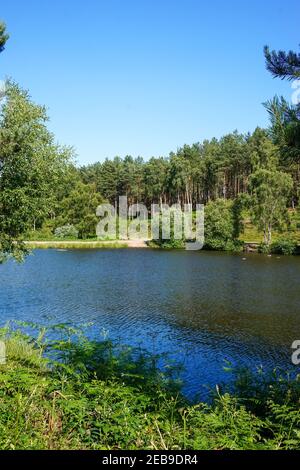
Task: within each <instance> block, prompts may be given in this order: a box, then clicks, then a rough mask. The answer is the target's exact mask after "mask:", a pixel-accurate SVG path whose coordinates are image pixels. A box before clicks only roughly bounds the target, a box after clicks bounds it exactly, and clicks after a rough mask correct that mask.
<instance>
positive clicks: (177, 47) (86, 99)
mask: <svg viewBox="0 0 300 470" xmlns="http://www.w3.org/2000/svg"><path fill="white" fill-rule="evenodd" d="M0 17H1V19H3V20H4V21H5V22H6V23H7V27H8V30H9V32H10V34H11V39H10V40H9V42H8V44H7V47H6V50H5V52H4V53H3V54H1V56H0V78H1V79H3V78H4V77H5V76H11V77H12V78H14V79H15V80H16V81H17V82H19V83H20V85H22V86H23V87H25V88H28V89H29V90H30V92H31V95H32V97H33V99H34V100H35V101H37V102H39V103H41V104H45V105H46V106H47V108H48V112H49V116H50V119H51V123H50V128H51V130H52V131H53V132H54V133H55V135H56V137H57V139H58V140H59V142H61V143H65V144H69V145H74V147H75V148H76V150H77V153H78V162H79V163H82V164H84V163H89V162H94V161H97V160H103V159H104V158H105V157H113V156H115V155H120V156H125V155H126V154H131V155H133V156H137V155H142V156H144V157H145V158H149V157H150V156H152V155H154V156H159V155H168V153H169V152H170V151H171V150H176V148H177V147H179V146H181V145H183V144H184V143H189V144H191V143H193V142H197V141H201V140H203V139H204V138H211V137H213V136H216V137H220V136H222V135H223V134H224V133H227V132H230V131H232V130H234V129H238V130H239V131H241V132H247V131H252V130H254V128H255V127H256V126H257V125H260V126H266V125H267V114H266V111H265V110H264V108H263V107H262V105H261V103H262V102H263V101H265V100H266V99H268V98H271V97H272V96H273V95H274V94H276V93H277V94H283V95H284V96H285V97H287V98H288V99H290V97H291V87H290V84H289V83H288V82H281V81H280V80H278V79H277V80H274V79H272V78H271V76H270V75H269V73H268V72H267V71H266V70H265V67H264V58H263V53H262V48H263V46H264V45H265V44H269V45H270V46H271V47H272V48H275V49H278V48H282V49H296V50H297V48H298V44H299V43H300V33H299V17H300V3H299V1H298V0H286V1H285V2H283V1H282V0H267V1H263V0H260V1H259V0H253V1H242V0H239V1H237V0H236V1H234V0H228V1H226V2H225V1H224V0H210V1H201V0H105V1H104V0H85V1H78V0H72V1H71V0H60V1H58V0H51V1H50V0H47V1H43V2H42V1H41V0H27V1H26V2H21V1H16V0H12V1H10V2H5V3H3V4H2V5H1V12H0Z"/></svg>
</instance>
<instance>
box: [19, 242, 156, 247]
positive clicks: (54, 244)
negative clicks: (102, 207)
mask: <svg viewBox="0 0 300 470" xmlns="http://www.w3.org/2000/svg"><path fill="white" fill-rule="evenodd" d="M147 241H148V240H103V241H101V240H99V241H88V240H80V241H79V240H61V241H60V240H49V241H47V240H36V241H34V240H33V241H25V242H24V243H25V245H26V246H28V247H29V248H31V249H39V248H41V249H48V248H58V249H64V248H71V249H80V248H89V249H97V248H149V247H148V245H147Z"/></svg>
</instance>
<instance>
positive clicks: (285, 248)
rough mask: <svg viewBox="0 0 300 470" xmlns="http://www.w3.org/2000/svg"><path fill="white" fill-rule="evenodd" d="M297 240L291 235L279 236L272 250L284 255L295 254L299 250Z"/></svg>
mask: <svg viewBox="0 0 300 470" xmlns="http://www.w3.org/2000/svg"><path fill="white" fill-rule="evenodd" d="M297 246H298V244H297V242H296V241H295V240H294V239H293V238H290V237H284V238H283V237H282V238H278V239H277V240H276V242H274V243H272V245H271V252H272V253H277V254H282V255H294V254H295V253H296V250H297Z"/></svg>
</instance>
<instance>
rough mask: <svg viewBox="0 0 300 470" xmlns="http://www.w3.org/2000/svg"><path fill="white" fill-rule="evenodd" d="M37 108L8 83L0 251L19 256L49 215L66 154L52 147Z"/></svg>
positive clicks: (0, 163)
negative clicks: (29, 235) (28, 236)
mask: <svg viewBox="0 0 300 470" xmlns="http://www.w3.org/2000/svg"><path fill="white" fill-rule="evenodd" d="M46 121H47V115H46V112H45V109H44V108H43V107H42V106H38V105H36V104H34V103H32V102H31V100H30V97H29V95H28V93H27V92H26V91H24V90H21V89H20V88H19V87H18V85H16V84H15V83H12V82H7V84H6V100H5V102H4V104H3V106H2V108H1V115H0V149H1V150H0V175H1V178H0V250H1V251H2V252H3V253H13V255H14V256H16V257H20V256H21V255H22V252H23V253H24V252H25V251H26V250H25V249H24V245H22V243H21V242H19V243H15V242H16V241H18V240H21V239H22V236H23V235H24V233H25V232H26V231H28V229H30V228H31V227H33V226H35V225H36V223H37V221H38V220H40V219H44V218H45V217H47V215H48V214H49V213H50V211H51V206H52V200H53V195H54V187H55V185H56V184H58V182H59V180H60V177H61V174H62V173H63V171H64V168H65V165H66V164H67V161H68V159H69V156H70V154H69V150H68V149H64V148H60V147H58V146H57V145H56V144H55V143H54V138H53V136H52V134H51V133H50V132H49V131H48V130H47V127H46Z"/></svg>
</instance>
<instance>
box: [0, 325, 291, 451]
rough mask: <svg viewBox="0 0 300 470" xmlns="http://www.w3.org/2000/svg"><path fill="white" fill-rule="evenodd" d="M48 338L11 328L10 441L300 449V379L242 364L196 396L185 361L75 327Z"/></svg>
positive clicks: (4, 404) (6, 370)
mask: <svg viewBox="0 0 300 470" xmlns="http://www.w3.org/2000/svg"><path fill="white" fill-rule="evenodd" d="M58 332H60V333H59V335H58V334H57V333H58ZM46 338H47V335H46V330H43V329H41V330H40V332H39V334H38V335H36V336H35V337H33V336H29V335H26V334H24V333H22V332H21V330H20V329H18V330H17V331H13V330H12V329H11V328H9V327H6V328H3V329H2V330H1V339H2V340H4V341H5V344H6V353H7V361H6V364H1V365H0V448H1V449H195V450H196V449H215V450H219V449H233V450H234V449H300V406H299V397H300V382H299V380H298V378H297V377H296V378H295V377H294V378H291V377H290V376H289V375H288V374H283V373H280V372H276V371H274V372H273V373H272V374H266V373H264V372H263V371H262V370H260V371H258V372H257V374H252V373H250V372H249V370H245V369H242V370H236V371H233V374H234V378H233V386H232V387H231V392H230V391H229V390H226V389H224V390H222V387H220V388H219V387H216V392H215V395H214V396H213V397H212V401H211V403H210V404H207V403H197V404H191V403H189V402H188V401H187V400H186V399H185V398H184V397H183V395H182V394H181V393H180V383H179V381H178V368H177V365H176V364H172V363H169V362H168V361H167V360H165V361H164V365H163V366H160V367H158V363H159V361H160V362H161V358H160V357H158V356H152V355H150V354H148V353H147V352H146V351H143V350H141V349H132V348H130V347H126V346H120V345H118V344H114V343H113V342H111V341H108V340H103V341H100V342H96V341H89V340H88V339H87V338H85V336H84V335H83V334H82V333H81V332H78V331H77V330H74V329H72V328H67V327H65V326H58V327H56V334H55V337H53V336H52V339H46ZM53 338H54V339H53ZM221 390H222V391H221Z"/></svg>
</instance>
